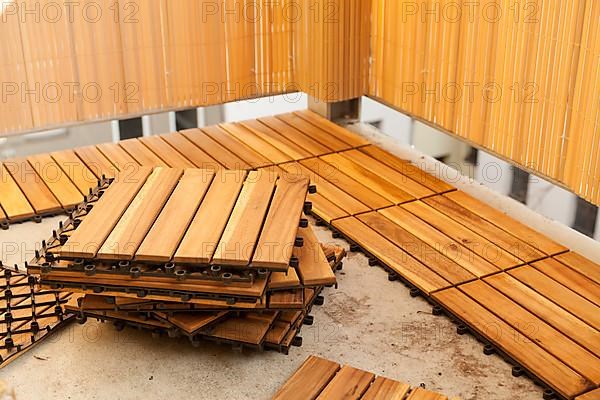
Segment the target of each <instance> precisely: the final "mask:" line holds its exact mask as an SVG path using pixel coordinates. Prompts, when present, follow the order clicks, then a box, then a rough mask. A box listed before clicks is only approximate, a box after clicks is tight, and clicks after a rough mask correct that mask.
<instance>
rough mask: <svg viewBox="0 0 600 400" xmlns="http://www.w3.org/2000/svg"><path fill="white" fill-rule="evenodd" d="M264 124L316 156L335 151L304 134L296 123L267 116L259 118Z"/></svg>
mask: <svg viewBox="0 0 600 400" xmlns="http://www.w3.org/2000/svg"><path fill="white" fill-rule="evenodd" d="M258 120H259V121H260V122H261V123H262V124H264V125H266V126H268V127H270V128H271V129H273V130H275V131H277V133H279V134H280V135H281V136H283V137H285V138H286V139H288V140H290V141H293V142H295V143H297V144H298V145H299V146H300V147H302V148H303V149H305V150H306V151H308V152H310V153H311V154H313V155H315V156H320V155H323V154H329V153H331V152H333V150H331V149H330V148H329V147H327V146H325V145H323V144H321V143H319V142H317V141H316V140H314V139H313V138H312V137H310V136H308V135H306V134H304V132H302V131H301V130H299V129H297V128H296V127H295V126H294V125H291V124H290V123H287V122H285V121H283V120H282V119H279V118H277V117H276V116H275V117H266V118H259V119H258Z"/></svg>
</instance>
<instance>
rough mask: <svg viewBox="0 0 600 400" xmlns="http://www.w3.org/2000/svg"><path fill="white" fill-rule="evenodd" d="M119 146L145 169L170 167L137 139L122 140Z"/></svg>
mask: <svg viewBox="0 0 600 400" xmlns="http://www.w3.org/2000/svg"><path fill="white" fill-rule="evenodd" d="M119 146H121V147H122V148H123V149H124V150H125V151H126V152H127V153H129V155H130V156H131V157H133V158H134V159H135V160H136V161H137V162H138V163H139V164H140V165H142V166H144V167H168V165H167V163H166V162H165V161H164V160H162V159H161V158H160V157H159V156H158V155H156V154H155V153H153V152H152V151H150V149H149V148H148V147H146V146H144V145H143V144H142V142H140V141H139V140H137V139H127V140H122V141H120V142H119Z"/></svg>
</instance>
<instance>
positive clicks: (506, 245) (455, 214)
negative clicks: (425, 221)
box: [423, 196, 545, 261]
mask: <svg viewBox="0 0 600 400" xmlns="http://www.w3.org/2000/svg"><path fill="white" fill-rule="evenodd" d="M423 201H424V202H425V203H427V204H429V205H430V206H432V207H434V208H435V209H437V210H439V211H441V212H443V213H444V214H446V215H447V216H449V217H450V218H453V219H455V220H456V221H458V222H460V223H461V224H463V225H465V226H466V227H467V228H469V229H471V230H473V231H474V232H477V233H479V234H480V235H482V236H484V237H489V238H494V243H495V244H497V245H498V246H500V247H502V248H503V249H504V250H506V251H508V252H509V253H511V254H514V255H515V256H516V257H518V258H520V259H522V260H525V261H533V260H538V259H540V258H543V257H545V254H544V253H542V252H540V251H539V250H537V249H535V248H534V247H532V246H530V245H529V244H527V243H525V242H524V241H522V240H521V239H519V238H517V237H515V236H513V235H511V234H510V233H508V232H505V231H503V230H502V229H500V228H498V227H496V226H495V225H493V224H491V223H490V222H488V221H486V220H484V219H483V218H481V217H480V216H478V215H477V214H475V213H472V212H471V211H469V210H467V209H466V208H464V207H461V206H460V205H459V204H457V203H455V202H453V201H452V200H450V199H448V198H447V197H445V196H435V197H430V198H428V199H424V200H423Z"/></svg>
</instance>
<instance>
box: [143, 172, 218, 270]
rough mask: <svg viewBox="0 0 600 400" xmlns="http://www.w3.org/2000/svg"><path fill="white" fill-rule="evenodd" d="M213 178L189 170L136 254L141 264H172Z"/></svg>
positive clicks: (210, 175) (209, 173) (211, 175)
mask: <svg viewBox="0 0 600 400" xmlns="http://www.w3.org/2000/svg"><path fill="white" fill-rule="evenodd" d="M213 178H214V173H213V172H211V171H207V170H200V169H187V170H185V173H184V174H183V176H182V177H181V179H180V180H179V183H177V186H176V187H175V190H174V191H173V194H172V195H171V197H170V198H169V200H168V201H167V203H166V204H165V206H164V208H163V209H162V211H161V212H160V215H159V216H158V218H157V219H156V221H155V222H154V224H153V225H152V228H151V229H150V231H149V232H148V234H147V235H146V237H145V238H144V241H143V242H142V244H141V245H140V247H139V249H138V250H137V252H136V253H135V259H136V260H138V261H149V262H156V263H161V262H162V263H166V262H169V261H171V258H172V257H173V255H174V254H175V251H176V250H177V247H178V246H179V243H180V242H181V240H182V239H183V236H184V234H185V232H186V231H187V229H188V226H189V225H190V223H191V221H192V219H193V217H194V215H195V214H196V211H197V210H198V207H199V206H200V203H201V202H202V200H203V198H204V195H205V194H206V192H207V191H208V188H209V187H210V184H211V183H212V180H213Z"/></svg>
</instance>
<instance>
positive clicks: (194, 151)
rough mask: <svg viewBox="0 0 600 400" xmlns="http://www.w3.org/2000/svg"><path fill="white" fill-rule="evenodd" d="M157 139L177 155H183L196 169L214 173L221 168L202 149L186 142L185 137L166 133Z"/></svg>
mask: <svg viewBox="0 0 600 400" xmlns="http://www.w3.org/2000/svg"><path fill="white" fill-rule="evenodd" d="M159 137H160V138H161V139H162V140H164V141H165V142H167V143H168V144H169V145H171V146H172V147H173V148H174V149H175V150H177V151H178V152H179V153H181V154H183V156H185V157H186V158H187V159H188V160H190V161H191V162H192V163H193V164H194V165H195V166H196V167H197V168H202V169H209V170H211V171H215V172H216V171H218V170H219V169H221V168H222V166H221V164H219V162H218V161H217V160H215V159H214V158H212V157H211V156H209V155H208V154H206V153H205V152H204V151H203V150H202V149H200V148H199V147H198V146H196V145H194V144H193V143H192V142H190V141H189V140H187V139H186V138H185V136H183V135H182V134H180V133H177V132H174V133H167V134H166V135H161V136H159Z"/></svg>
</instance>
